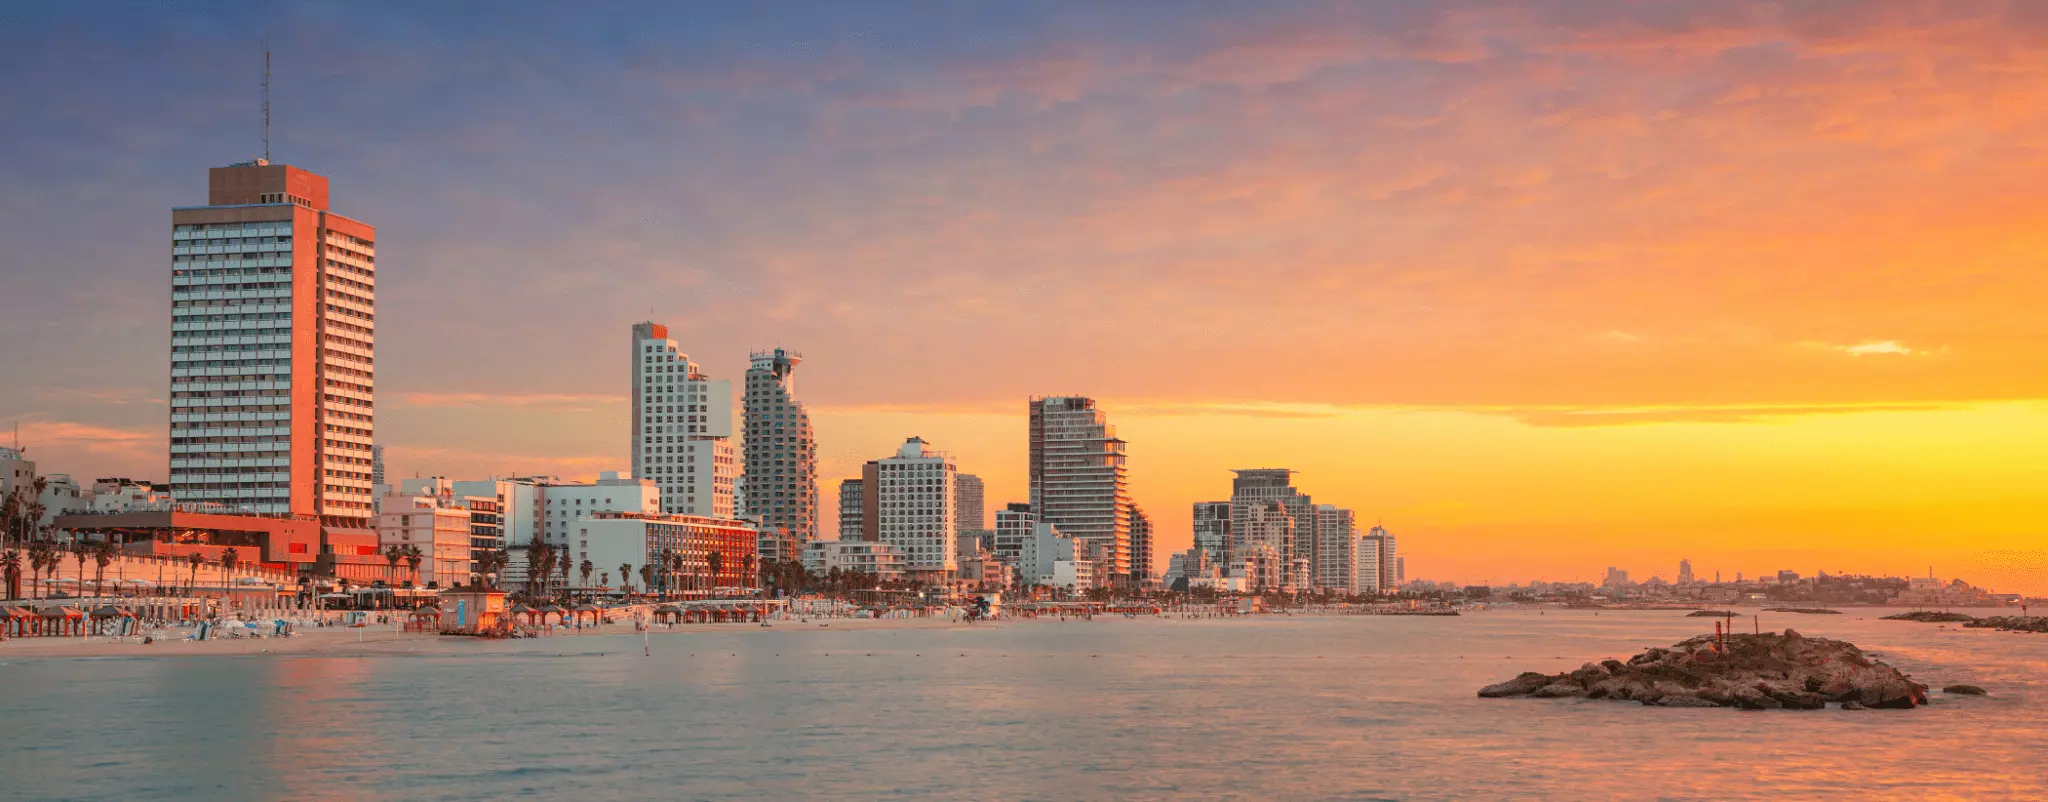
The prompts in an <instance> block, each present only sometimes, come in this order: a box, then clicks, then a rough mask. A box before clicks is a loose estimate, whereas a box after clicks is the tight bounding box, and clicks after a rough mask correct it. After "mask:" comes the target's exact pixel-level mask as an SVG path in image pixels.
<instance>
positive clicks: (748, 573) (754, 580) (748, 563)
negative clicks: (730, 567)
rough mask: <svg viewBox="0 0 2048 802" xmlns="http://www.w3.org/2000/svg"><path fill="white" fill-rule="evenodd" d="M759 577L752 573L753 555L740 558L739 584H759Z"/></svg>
mask: <svg viewBox="0 0 2048 802" xmlns="http://www.w3.org/2000/svg"><path fill="white" fill-rule="evenodd" d="M759 580H760V577H759V575H757V574H755V573H754V555H753V554H751V553H749V554H747V555H746V556H744V557H741V558H740V584H742V585H746V584H749V583H751V584H755V585H759V584H760V581H759Z"/></svg>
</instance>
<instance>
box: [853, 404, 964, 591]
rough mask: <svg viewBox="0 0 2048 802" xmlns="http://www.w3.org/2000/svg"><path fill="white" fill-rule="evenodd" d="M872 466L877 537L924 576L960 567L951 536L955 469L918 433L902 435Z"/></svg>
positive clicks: (955, 520) (954, 513) (945, 573)
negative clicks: (892, 451) (893, 450)
mask: <svg viewBox="0 0 2048 802" xmlns="http://www.w3.org/2000/svg"><path fill="white" fill-rule="evenodd" d="M869 464H870V465H873V466H874V467H875V471H874V475H875V484H874V486H873V487H871V488H868V489H869V490H871V491H873V492H874V495H875V500H876V504H875V509H876V512H877V515H876V518H875V533H876V539H877V540H879V541H881V542H883V543H887V544H889V545H891V546H895V547H896V548H897V549H899V550H901V551H902V552H903V561H904V568H905V569H906V570H908V571H910V572H911V573H913V574H921V575H924V576H926V577H938V578H944V577H949V576H951V574H952V573H953V571H954V570H955V569H957V568H959V565H960V564H959V559H958V555H957V553H956V552H955V550H954V549H955V547H956V546H957V545H958V544H957V542H956V541H955V540H954V539H953V536H954V535H955V534H956V532H957V530H955V529H954V527H955V526H956V525H958V524H959V521H960V519H959V516H958V512H957V510H955V509H954V507H953V505H954V504H955V503H956V502H957V501H958V496H957V495H956V493H957V488H956V485H955V484H954V483H955V481H956V480H957V478H958V477H959V473H960V469H959V467H958V466H956V465H954V463H953V458H952V457H950V456H947V455H946V453H945V452H942V451H933V450H932V449H931V448H930V447H929V446H928V445H927V444H926V443H925V441H924V440H923V439H922V438H917V437H912V438H910V439H908V440H905V441H903V446H902V447H901V448H898V449H897V450H896V455H895V456H892V457H888V458H886V459H879V460H875V461H874V462H872V463H869Z"/></svg>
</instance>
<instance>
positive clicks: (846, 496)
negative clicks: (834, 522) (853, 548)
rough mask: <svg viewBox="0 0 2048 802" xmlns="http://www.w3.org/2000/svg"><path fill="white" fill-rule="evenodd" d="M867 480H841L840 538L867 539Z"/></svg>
mask: <svg viewBox="0 0 2048 802" xmlns="http://www.w3.org/2000/svg"><path fill="white" fill-rule="evenodd" d="M866 520H867V482H866V481H865V480H861V479H841V480H839V539H840V540H843V541H849V542H850V541H855V540H866V539H867V535H866V531H867V530H866V526H865V523H864V522H865V521H866Z"/></svg>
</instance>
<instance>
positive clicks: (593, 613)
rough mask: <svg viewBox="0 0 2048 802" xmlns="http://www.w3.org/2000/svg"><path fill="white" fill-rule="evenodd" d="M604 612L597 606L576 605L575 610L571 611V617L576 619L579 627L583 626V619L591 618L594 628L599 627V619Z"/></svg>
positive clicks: (588, 603) (589, 604) (587, 603)
mask: <svg viewBox="0 0 2048 802" xmlns="http://www.w3.org/2000/svg"><path fill="white" fill-rule="evenodd" d="M602 612H603V611H601V610H599V609H598V607H597V605H595V604H591V603H590V602H584V603H582V604H579V605H576V607H575V609H574V610H572V611H571V615H573V616H574V617H575V619H576V625H577V626H579V627H580V626H582V625H583V617H584V616H586V615H587V616H590V625H591V626H593V627H594V626H597V623H598V617H599V616H600V614H601V613H602Z"/></svg>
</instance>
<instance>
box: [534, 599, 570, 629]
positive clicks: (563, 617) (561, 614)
mask: <svg viewBox="0 0 2048 802" xmlns="http://www.w3.org/2000/svg"><path fill="white" fill-rule="evenodd" d="M539 612H540V624H541V626H547V624H548V616H550V615H552V616H554V617H555V623H557V624H566V623H569V618H568V616H569V611H568V610H564V609H562V608H561V607H559V606H557V605H554V604H543V605H541V606H540V610H539Z"/></svg>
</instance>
